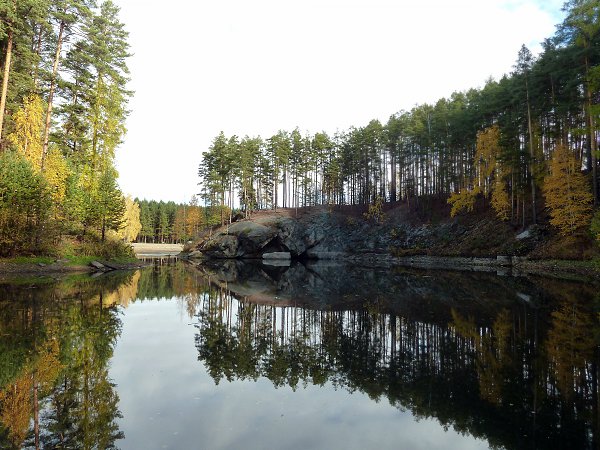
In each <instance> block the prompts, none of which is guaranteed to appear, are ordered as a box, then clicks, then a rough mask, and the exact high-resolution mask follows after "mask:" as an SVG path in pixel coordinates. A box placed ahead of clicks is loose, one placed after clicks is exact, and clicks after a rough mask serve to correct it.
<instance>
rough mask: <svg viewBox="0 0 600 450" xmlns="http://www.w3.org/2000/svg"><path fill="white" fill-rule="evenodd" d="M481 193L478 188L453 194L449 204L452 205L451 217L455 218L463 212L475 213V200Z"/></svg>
mask: <svg viewBox="0 0 600 450" xmlns="http://www.w3.org/2000/svg"><path fill="white" fill-rule="evenodd" d="M480 192H481V191H480V190H479V188H478V187H476V188H475V189H462V190H461V191H460V192H455V193H453V194H452V195H451V196H450V198H449V199H448V204H449V205H452V210H451V211H450V216H451V217H454V216H456V215H457V214H458V213H460V212H461V211H467V212H473V208H475V200H476V199H477V195H478V194H479V193H480Z"/></svg>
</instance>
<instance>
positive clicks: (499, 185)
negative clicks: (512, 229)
mask: <svg viewBox="0 0 600 450" xmlns="http://www.w3.org/2000/svg"><path fill="white" fill-rule="evenodd" d="M492 208H494V211H496V216H497V217H498V219H500V220H508V219H509V218H510V197H509V196H508V192H507V190H506V183H505V182H504V181H503V180H502V178H501V177H499V176H498V175H496V183H495V185H494V190H493V191H492Z"/></svg>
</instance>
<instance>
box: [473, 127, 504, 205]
mask: <svg viewBox="0 0 600 450" xmlns="http://www.w3.org/2000/svg"><path fill="white" fill-rule="evenodd" d="M499 155H500V128H499V127H498V125H493V126H491V127H488V128H486V129H485V130H483V131H480V132H478V133H477V147H476V151H475V161H474V166H475V169H476V171H477V174H478V185H479V187H480V188H482V190H483V193H484V194H486V195H487V194H488V193H489V191H490V189H491V187H490V179H491V177H492V174H493V173H494V170H496V165H497V160H498V156H499Z"/></svg>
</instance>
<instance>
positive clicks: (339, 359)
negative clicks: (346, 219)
mask: <svg viewBox="0 0 600 450" xmlns="http://www.w3.org/2000/svg"><path fill="white" fill-rule="evenodd" d="M204 270H205V271H207V273H210V277H211V281H212V283H213V285H212V288H211V289H210V290H209V292H207V293H206V294H205V296H204V298H203V299H202V301H201V303H200V305H199V311H198V317H199V324H198V333H197V340H196V345H197V348H198V351H199V355H200V359H201V360H203V361H204V363H205V365H206V367H207V369H208V371H209V373H210V374H211V376H212V377H213V378H214V380H215V382H216V383H219V382H220V381H221V380H223V379H225V380H228V381H233V380H235V379H253V380H256V379H258V378H259V377H266V378H268V379H269V380H271V382H272V383H273V384H274V386H276V387H277V386H283V385H288V386H291V387H292V388H294V389H296V388H298V387H299V386H304V385H307V384H315V385H323V384H325V383H331V384H333V385H334V386H336V387H343V388H345V389H347V390H348V391H350V392H354V391H360V392H364V393H366V394H367V395H369V397H370V398H372V399H373V400H376V401H379V400H382V399H386V400H387V401H389V403H390V404H391V405H393V406H395V407H397V408H400V409H403V410H404V409H408V410H410V411H412V413H413V414H414V415H415V416H417V417H418V418H428V417H432V418H436V419H437V420H439V422H440V423H441V424H442V425H444V426H445V427H453V428H454V429H456V430H457V431H459V432H465V433H469V434H471V435H473V436H475V437H479V438H485V439H487V440H488V442H489V443H490V445H491V446H492V447H507V448H596V447H597V446H598V427H597V420H598V367H597V358H598V339H597V336H598V331H599V329H600V328H599V326H598V316H597V314H596V313H595V312H594V310H593V295H594V293H595V292H597V288H595V287H589V288H586V287H585V286H582V285H581V284H577V283H568V282H559V281H552V280H533V281H531V280H526V279H514V278H501V277H496V276H491V275H483V274H457V273H442V272H437V273H435V274H427V273H424V272H413V271H396V272H393V273H390V272H389V271H380V272H379V273H377V271H371V272H375V273H371V274H366V273H364V272H365V270H364V269H360V268H345V270H341V271H340V269H339V268H337V269H334V273H337V274H338V275H337V276H335V277H327V276H323V273H327V272H328V271H329V269H328V268H327V267H324V268H319V267H316V268H312V269H311V270H310V271H306V270H305V269H304V268H303V267H302V268H299V269H298V270H294V269H292V270H291V271H289V270H288V271H285V272H282V273H280V274H279V275H280V276H279V277H268V276H266V275H267V272H266V271H264V270H262V268H260V267H256V268H255V269H253V270H249V269H248V268H247V267H241V268H240V267H227V268H225V269H223V268H222V267H221V268H216V270H215V268H213V269H209V270H207V269H204ZM269 270H272V269H269ZM261 272H262V273H261ZM288 272H291V273H288ZM294 272H296V273H294ZM298 272H301V273H300V274H299V273H298ZM361 272H362V273H361ZM341 273H343V274H345V275H344V277H343V279H342V280H340V276H339V274H341ZM432 275H435V277H433V278H432V277H431V276H432ZM265 276H266V278H267V279H270V284H269V282H266V283H263V284H262V285H261V284H257V283H256V280H257V279H259V278H260V277H265ZM291 280H292V281H293V283H292V282H291ZM365 281H368V282H367V283H365ZM327 284H329V286H326V285H327ZM298 285H301V286H304V292H302V293H300V292H298V289H297V286H298ZM257 286H258V287H257ZM319 291H320V292H322V294H321V295H319V293H318V292H319ZM351 292H355V293H363V295H364V296H361V297H362V298H361V300H362V304H359V302H358V301H357V297H356V296H354V295H352V296H351V295H349V293H351ZM523 292H527V294H524V293H523ZM359 295H360V294H359ZM482 295H485V296H482ZM311 296H313V297H314V299H312V300H311ZM438 300H439V301H438ZM312 304H316V305H320V306H319V307H318V308H315V307H313V306H311V305H312Z"/></svg>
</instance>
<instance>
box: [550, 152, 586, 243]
mask: <svg viewBox="0 0 600 450" xmlns="http://www.w3.org/2000/svg"><path fill="white" fill-rule="evenodd" d="M544 194H545V196H546V205H547V207H548V209H549V210H550V216H551V219H550V223H551V224H552V225H554V226H555V227H557V228H558V229H559V230H560V232H561V234H563V235H568V234H573V233H574V232H575V231H576V230H578V229H580V228H582V227H587V226H589V224H590V221H591V219H592V201H593V199H594V197H593V195H592V193H591V191H590V187H589V185H588V182H587V181H586V179H585V177H584V176H583V174H582V173H581V162H580V161H579V160H578V159H577V158H576V157H575V155H574V154H573V152H571V151H569V149H568V148H567V147H566V146H564V145H558V146H557V147H556V149H555V150H554V155H553V157H552V161H551V163H550V174H549V175H548V176H547V177H546V179H545V182H544Z"/></svg>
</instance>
